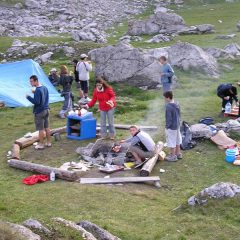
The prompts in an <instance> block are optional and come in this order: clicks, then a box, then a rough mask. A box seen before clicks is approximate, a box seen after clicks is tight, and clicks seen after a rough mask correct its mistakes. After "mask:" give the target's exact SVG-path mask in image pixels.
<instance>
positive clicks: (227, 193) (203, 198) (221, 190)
mask: <svg viewBox="0 0 240 240" xmlns="http://www.w3.org/2000/svg"><path fill="white" fill-rule="evenodd" d="M239 193H240V186H238V185H236V184H233V183H228V182H220V183H216V184H214V185H212V186H210V187H208V188H205V189H203V190H202V191H201V192H199V193H198V194H197V195H195V196H192V197H190V198H189V199H188V204H189V205H191V206H194V205H197V204H198V205H201V204H204V203H206V202H207V200H208V199H223V198H232V197H235V196H236V195H238V194H239Z"/></svg>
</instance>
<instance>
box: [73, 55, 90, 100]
mask: <svg viewBox="0 0 240 240" xmlns="http://www.w3.org/2000/svg"><path fill="white" fill-rule="evenodd" d="M76 70H77V72H78V77H79V82H77V88H78V90H79V94H80V98H81V100H80V101H82V102H83V103H88V102H89V101H91V99H90V98H88V88H89V79H90V72H91V71H92V64H91V62H89V61H88V56H87V55H86V54H81V56H80V62H79V63H78V64H77V66H76Z"/></svg>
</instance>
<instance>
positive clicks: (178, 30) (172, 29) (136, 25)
mask: <svg viewBox="0 0 240 240" xmlns="http://www.w3.org/2000/svg"><path fill="white" fill-rule="evenodd" d="M213 32H214V26H213V25H211V24H201V25H196V26H190V27H189V26H187V25H186V24H185V22H184V20H183V18H182V17H181V16H179V15H177V14H176V13H172V12H170V11H167V10H165V8H157V9H156V11H155V14H154V15H151V16H150V17H149V18H148V19H146V20H132V21H129V27H128V34H129V35H143V34H145V35H154V34H159V33H161V34H204V33H213Z"/></svg>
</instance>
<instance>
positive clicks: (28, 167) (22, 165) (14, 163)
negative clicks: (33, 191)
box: [8, 159, 79, 181]
mask: <svg viewBox="0 0 240 240" xmlns="http://www.w3.org/2000/svg"><path fill="white" fill-rule="evenodd" d="M8 164H9V166H10V167H13V168H17V169H21V170H24V171H30V172H35V173H40V174H46V175H50V173H51V172H52V171H53V172H54V173H55V175H56V177H57V178H60V179H64V180H67V181H76V180H77V179H78V178H79V175H78V174H77V172H73V171H66V170H61V169H59V168H53V167H49V166H44V165H40V164H36V163H30V162H25V161H20V160H16V159H10V160H8Z"/></svg>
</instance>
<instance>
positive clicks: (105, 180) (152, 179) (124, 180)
mask: <svg viewBox="0 0 240 240" xmlns="http://www.w3.org/2000/svg"><path fill="white" fill-rule="evenodd" d="M142 182H153V183H154V184H155V185H156V186H157V187H158V186H160V178H159V177H157V176H156V177H116V178H81V179H80V183H81V184H116V183H142Z"/></svg>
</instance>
